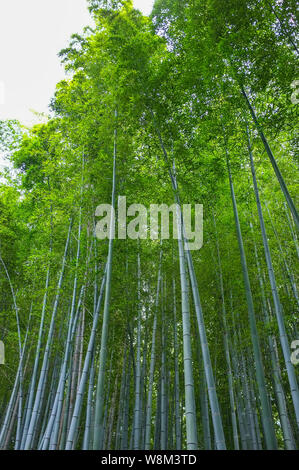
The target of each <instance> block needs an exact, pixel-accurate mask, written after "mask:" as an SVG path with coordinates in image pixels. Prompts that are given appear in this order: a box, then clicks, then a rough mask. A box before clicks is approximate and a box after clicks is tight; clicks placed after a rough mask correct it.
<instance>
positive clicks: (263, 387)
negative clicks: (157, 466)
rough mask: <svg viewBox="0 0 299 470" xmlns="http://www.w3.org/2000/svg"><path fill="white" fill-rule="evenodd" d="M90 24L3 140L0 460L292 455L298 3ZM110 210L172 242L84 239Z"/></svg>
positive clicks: (133, 15)
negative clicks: (172, 224) (195, 231)
mask: <svg viewBox="0 0 299 470" xmlns="http://www.w3.org/2000/svg"><path fill="white" fill-rule="evenodd" d="M89 8H90V12H91V14H92V15H93V17H94V18H95V22H96V28H95V29H94V30H91V29H90V28H86V30H85V31H84V33H83V34H82V35H79V34H74V35H73V37H72V40H71V42H70V45H69V48H67V49H65V50H63V51H61V52H60V56H61V60H62V62H63V63H64V64H65V67H66V69H67V70H68V71H69V79H68V80H65V81H62V82H60V83H59V84H58V85H57V88H56V92H55V96H54V97H53V100H52V102H51V116H50V117H49V119H48V121H47V122H46V123H45V124H40V125H36V126H35V127H33V128H32V129H30V130H28V129H27V130H26V129H24V128H22V126H21V125H20V124H19V123H18V122H14V121H1V122H0V131H1V134H0V140H1V152H2V154H3V155H5V156H6V158H7V159H9V160H10V167H9V168H10V169H9V170H7V171H5V172H3V174H2V176H1V183H0V289H1V299H0V339H1V341H3V343H4V346H5V364H3V365H1V364H0V448H1V449H20V450H29V449H40V450H56V449H67V450H72V449H85V450H87V449H94V450H98V449H121V450H127V449H134V450H138V449H161V450H167V449H189V450H193V449H219V450H220V449H235V450H238V449H254V450H259V449H288V450H292V449H296V448H298V444H299V390H298V367H299V366H298V362H299V361H298V353H296V350H294V341H296V340H299V336H298V309H299V295H298V290H297V287H296V282H297V277H298V271H297V269H296V268H297V266H298V256H299V244H298V227H299V219H298V213H297V210H296V196H297V195H298V192H297V190H298V186H297V185H296V173H297V170H298V159H297V157H298V153H296V151H297V149H298V135H297V134H296V119H297V120H298V109H299V108H298V106H299V104H298V99H297V97H296V90H295V86H296V84H295V85H294V81H295V80H296V79H297V78H298V67H297V63H298V62H297V60H298V46H297V33H298V29H297V26H298V22H297V20H298V18H297V17H296V12H297V10H296V2H295V0H283V1H282V0H270V1H268V0H262V1H258V2H257V1H255V0H193V1H190V2H189V1H185V2H181V1H179V0H156V2H155V6H154V9H153V13H152V16H151V17H150V18H148V17H143V16H142V15H141V13H140V12H138V11H136V10H134V9H133V7H132V4H131V2H130V1H102V0H89ZM292 84H293V85H292ZM120 196H126V198H127V206H128V207H129V205H130V204H133V203H135V204H143V205H144V206H145V207H147V208H149V206H150V204H167V205H169V206H170V205H172V204H174V203H176V204H177V210H178V214H177V215H178V217H177V225H178V226H177V230H178V233H179V238H178V240H175V239H172V237H170V239H168V240H167V239H164V240H161V239H160V238H161V236H160V237H156V239H154V240H152V239H150V236H149V229H148V232H145V234H144V232H142V230H141V227H140V225H138V220H137V221H136V218H135V217H136V216H137V213H136V214H134V213H131V214H129V217H128V223H132V224H134V227H135V233H136V236H135V239H132V238H128V237H126V236H125V235H124V233H123V232H121V233H122V235H124V236H121V237H119V236H118V237H115V238H114V239H113V237H112V236H110V239H108V233H107V234H106V235H107V237H106V238H105V239H102V240H100V239H99V238H98V237H96V236H95V233H96V224H97V223H98V221H99V216H100V215H103V214H100V213H99V212H98V211H97V207H98V205H100V204H111V206H112V207H113V208H115V209H116V220H115V224H116V227H118V223H119V217H118V216H119V211H120V210H121V209H120V208H119V206H118V201H119V197H120ZM188 203H189V204H192V205H193V207H194V204H203V208H204V242H203V246H202V248H201V249H200V250H189V249H188V248H189V247H188V240H187V236H186V233H185V221H184V216H183V212H182V205H183V204H188ZM111 217H112V216H111ZM112 231H113V224H111V225H110V235H112ZM297 349H298V345H297Z"/></svg>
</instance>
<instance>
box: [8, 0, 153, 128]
mask: <svg viewBox="0 0 299 470" xmlns="http://www.w3.org/2000/svg"><path fill="white" fill-rule="evenodd" d="M153 3H154V0H135V1H134V6H135V7H136V8H138V9H140V10H141V11H142V12H143V13H144V14H146V15H147V14H149V13H150V11H151V9H152V5H153ZM88 24H92V21H91V18H90V16H89V13H88V10H87V2H86V0H0V119H18V120H19V121H20V122H22V123H23V124H25V125H31V124H33V123H34V122H37V121H38V120H39V119H38V118H37V117H35V116H34V115H33V114H32V112H31V111H30V110H31V109H33V110H35V111H37V112H45V113H47V112H48V104H49V102H50V99H51V97H52V96H53V93H54V90H55V85H56V83H57V82H58V81H59V80H61V79H63V77H64V70H63V67H62V66H61V65H60V60H59V58H58V56H57V54H58V52H59V51H60V50H61V49H63V48H64V47H66V46H67V45H68V42H69V38H70V36H71V34H73V33H80V32H82V29H83V27H84V26H86V25H88Z"/></svg>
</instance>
